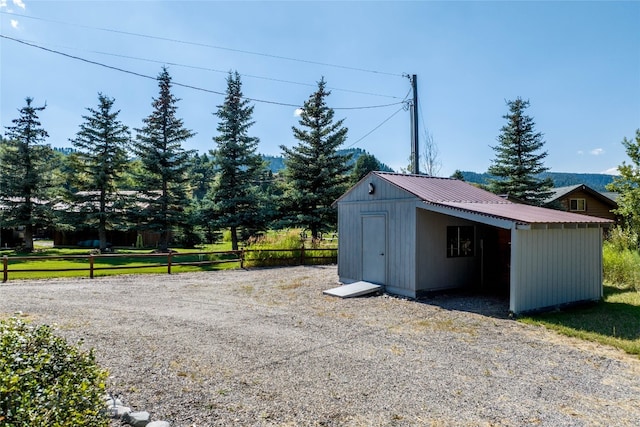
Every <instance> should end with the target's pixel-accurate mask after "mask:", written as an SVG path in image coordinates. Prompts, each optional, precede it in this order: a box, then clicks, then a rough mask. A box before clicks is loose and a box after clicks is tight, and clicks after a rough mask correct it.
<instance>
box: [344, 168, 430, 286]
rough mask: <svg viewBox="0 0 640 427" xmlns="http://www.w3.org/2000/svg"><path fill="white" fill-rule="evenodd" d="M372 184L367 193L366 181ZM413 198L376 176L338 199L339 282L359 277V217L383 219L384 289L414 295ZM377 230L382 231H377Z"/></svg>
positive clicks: (360, 224) (360, 257) (414, 210)
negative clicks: (385, 247) (385, 220)
mask: <svg viewBox="0 0 640 427" xmlns="http://www.w3.org/2000/svg"><path fill="white" fill-rule="evenodd" d="M369 182H372V183H373V184H374V186H375V191H374V193H373V194H369V192H368V190H369V188H368V184H369ZM416 200H417V199H416V198H415V197H414V196H413V195H411V194H409V193H407V192H406V191H404V190H400V189H398V188H397V187H395V186H394V185H391V184H390V183H388V182H386V181H382V180H380V179H379V178H378V177H376V176H372V177H370V179H368V180H366V181H363V182H361V183H360V185H357V186H355V187H354V188H352V189H351V190H350V191H349V192H348V193H347V194H345V196H343V197H342V198H341V199H340V201H339V202H338V239H339V241H338V246H339V253H338V276H339V278H340V281H341V282H343V283H351V282H354V281H358V280H362V237H363V236H362V216H363V215H372V214H383V215H385V216H386V218H387V223H386V224H387V230H386V238H387V252H386V266H387V283H384V285H386V287H387V290H388V291H389V292H393V293H398V294H402V295H407V296H415V293H414V289H415V235H416V232H415V230H416V208H415V206H416ZM381 232H385V231H383V230H381Z"/></svg>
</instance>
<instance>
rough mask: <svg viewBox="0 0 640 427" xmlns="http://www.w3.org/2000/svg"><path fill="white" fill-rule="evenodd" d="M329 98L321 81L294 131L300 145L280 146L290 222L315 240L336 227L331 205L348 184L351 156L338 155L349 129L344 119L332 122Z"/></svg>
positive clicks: (335, 214)
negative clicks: (300, 227) (283, 163)
mask: <svg viewBox="0 0 640 427" xmlns="http://www.w3.org/2000/svg"><path fill="white" fill-rule="evenodd" d="M330 94H331V92H330V91H327V89H326V82H325V80H324V78H322V79H321V80H320V81H319V82H318V89H317V90H316V91H315V92H314V93H313V94H312V95H311V96H310V97H309V99H308V100H307V101H305V103H304V107H303V108H302V113H301V115H300V120H299V122H298V123H299V125H300V127H299V128H297V127H295V126H293V127H292V129H293V135H294V137H295V138H296V139H297V140H298V141H300V142H299V143H298V145H296V146H294V147H292V148H287V147H285V146H283V145H281V146H280V148H281V149H282V151H283V154H284V158H285V170H284V176H285V180H286V185H287V190H286V193H285V198H286V202H287V210H288V212H287V214H288V215H287V217H288V218H287V219H288V221H289V222H290V223H292V224H295V225H297V226H302V227H305V228H308V229H309V230H310V231H311V235H312V237H313V238H314V239H315V238H318V236H319V234H320V233H321V232H322V231H325V230H328V229H331V228H334V227H335V226H336V224H337V212H336V210H335V209H334V208H332V207H331V204H332V203H333V202H334V201H335V200H336V199H337V198H338V197H340V195H342V193H343V192H344V191H345V190H346V184H347V183H348V181H349V169H350V167H349V166H348V164H347V162H348V161H349V158H350V156H348V155H347V156H344V155H340V154H338V153H337V150H338V147H340V145H341V144H342V143H344V142H345V140H346V138H347V128H346V127H343V122H344V119H341V120H338V121H336V122H334V121H333V116H334V112H333V109H332V108H329V107H328V106H327V104H326V98H327V96H329V95H330Z"/></svg>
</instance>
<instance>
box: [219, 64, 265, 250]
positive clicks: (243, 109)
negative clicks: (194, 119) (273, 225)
mask: <svg viewBox="0 0 640 427" xmlns="http://www.w3.org/2000/svg"><path fill="white" fill-rule="evenodd" d="M252 114H253V106H250V105H249V101H247V100H245V99H243V95H242V83H241V81H240V75H239V74H238V72H237V71H236V72H235V73H233V74H232V73H229V76H228V77H227V94H226V97H225V100H224V103H223V104H222V105H219V106H218V111H217V113H216V115H217V116H218V118H219V119H220V122H219V123H218V127H217V130H218V132H219V135H218V136H216V137H215V138H214V141H215V142H216V144H217V148H216V149H215V150H212V151H211V154H212V155H213V163H214V165H215V170H216V171H217V177H216V180H215V182H214V185H213V188H212V191H211V193H210V194H209V197H208V201H209V202H210V205H209V206H210V208H209V209H208V212H210V219H211V218H212V219H213V223H214V224H215V225H216V226H218V227H221V228H228V229H229V230H230V231H231V247H232V249H233V250H234V251H235V250H238V233H239V231H240V230H252V231H253V230H259V229H262V228H263V227H264V225H265V223H266V218H265V204H266V200H265V199H264V198H263V197H262V193H261V191H260V188H259V186H258V184H259V181H260V178H261V174H263V173H264V171H265V165H264V162H263V161H262V157H261V156H260V155H259V154H257V152H256V149H257V147H258V143H259V141H260V140H259V139H258V138H256V137H253V136H249V128H250V127H251V126H252V125H253V124H254V122H253V120H252V119H251V116H252Z"/></svg>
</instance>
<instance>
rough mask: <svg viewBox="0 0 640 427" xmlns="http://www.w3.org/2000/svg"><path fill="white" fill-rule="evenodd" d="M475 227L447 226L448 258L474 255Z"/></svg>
mask: <svg viewBox="0 0 640 427" xmlns="http://www.w3.org/2000/svg"><path fill="white" fill-rule="evenodd" d="M473 231H474V230H473V227H472V226H467V227H447V258H453V257H465V256H473V252H474V250H473V249H474V247H475V245H474V242H473V240H474V235H473V234H474V233H473Z"/></svg>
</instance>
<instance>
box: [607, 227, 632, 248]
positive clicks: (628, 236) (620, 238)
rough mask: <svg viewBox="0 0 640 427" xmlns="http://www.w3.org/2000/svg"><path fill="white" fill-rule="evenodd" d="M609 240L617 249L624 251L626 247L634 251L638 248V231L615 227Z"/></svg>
mask: <svg viewBox="0 0 640 427" xmlns="http://www.w3.org/2000/svg"><path fill="white" fill-rule="evenodd" d="M607 242H608V243H609V244H610V245H611V246H613V248H614V249H615V250H616V251H619V252H622V251H624V250H625V249H628V250H631V251H634V250H637V249H638V233H636V232H635V231H634V230H632V229H630V228H623V227H620V226H617V227H613V228H612V229H611V230H610V231H609V236H608V237H607Z"/></svg>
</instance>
